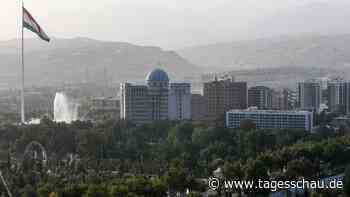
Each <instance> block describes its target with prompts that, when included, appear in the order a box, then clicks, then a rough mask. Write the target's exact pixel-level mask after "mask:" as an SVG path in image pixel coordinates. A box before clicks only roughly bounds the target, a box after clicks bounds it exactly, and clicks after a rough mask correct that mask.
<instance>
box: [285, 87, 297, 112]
mask: <svg viewBox="0 0 350 197" xmlns="http://www.w3.org/2000/svg"><path fill="white" fill-rule="evenodd" d="M296 104H297V93H296V92H295V91H293V90H291V89H287V88H285V89H283V90H282V101H281V110H294V109H295V108H296Z"/></svg>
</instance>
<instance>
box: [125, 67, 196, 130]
mask: <svg viewBox="0 0 350 197" xmlns="http://www.w3.org/2000/svg"><path fill="white" fill-rule="evenodd" d="M120 118H121V119H124V120H130V121H132V122H134V123H136V124H145V123H150V122H152V121H159V120H169V119H171V120H187V119H188V120H189V119H191V89H190V84H188V83H174V84H170V85H169V77H168V75H167V73H166V72H164V71H163V70H161V69H155V70H153V71H151V72H150V73H148V75H147V77H146V85H135V84H131V83H122V84H121V86H120Z"/></svg>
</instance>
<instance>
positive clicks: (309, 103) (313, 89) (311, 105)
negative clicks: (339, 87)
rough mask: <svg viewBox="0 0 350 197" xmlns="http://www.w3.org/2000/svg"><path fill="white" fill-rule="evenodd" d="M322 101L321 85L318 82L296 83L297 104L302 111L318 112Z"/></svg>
mask: <svg viewBox="0 0 350 197" xmlns="http://www.w3.org/2000/svg"><path fill="white" fill-rule="evenodd" d="M321 100H322V91H321V85H320V83H318V82H312V81H310V82H299V83H298V103H299V107H300V109H302V110H307V111H315V112H319V110H320V105H321Z"/></svg>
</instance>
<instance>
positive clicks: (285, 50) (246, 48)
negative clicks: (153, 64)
mask: <svg viewBox="0 0 350 197" xmlns="http://www.w3.org/2000/svg"><path fill="white" fill-rule="evenodd" d="M178 53H179V54H180V55H181V56H183V57H184V58H186V59H188V60H189V61H190V62H192V63H194V64H196V65H198V66H202V67H208V68H211V69H220V68H221V69H222V68H225V69H228V70H232V69H234V70H237V69H251V68H267V67H285V66H306V67H329V66H332V67H340V66H344V65H349V64H350V34H347V35H336V36H315V35H299V36H281V37H275V38H266V39H257V40H248V41H237V42H230V43H218V44H211V45H206V46H196V47H192V48H186V49H183V50H179V51H178Z"/></svg>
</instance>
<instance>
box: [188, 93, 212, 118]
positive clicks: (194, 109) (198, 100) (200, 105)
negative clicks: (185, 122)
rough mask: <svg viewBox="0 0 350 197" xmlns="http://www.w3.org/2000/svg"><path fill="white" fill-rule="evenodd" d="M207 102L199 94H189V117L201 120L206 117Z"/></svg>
mask: <svg viewBox="0 0 350 197" xmlns="http://www.w3.org/2000/svg"><path fill="white" fill-rule="evenodd" d="M207 106H208V105H207V102H206V99H205V98H204V96H202V95H201V94H192V96H191V119H192V120H194V121H203V120H205V119H206V117H207V113H208V109H207Z"/></svg>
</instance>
